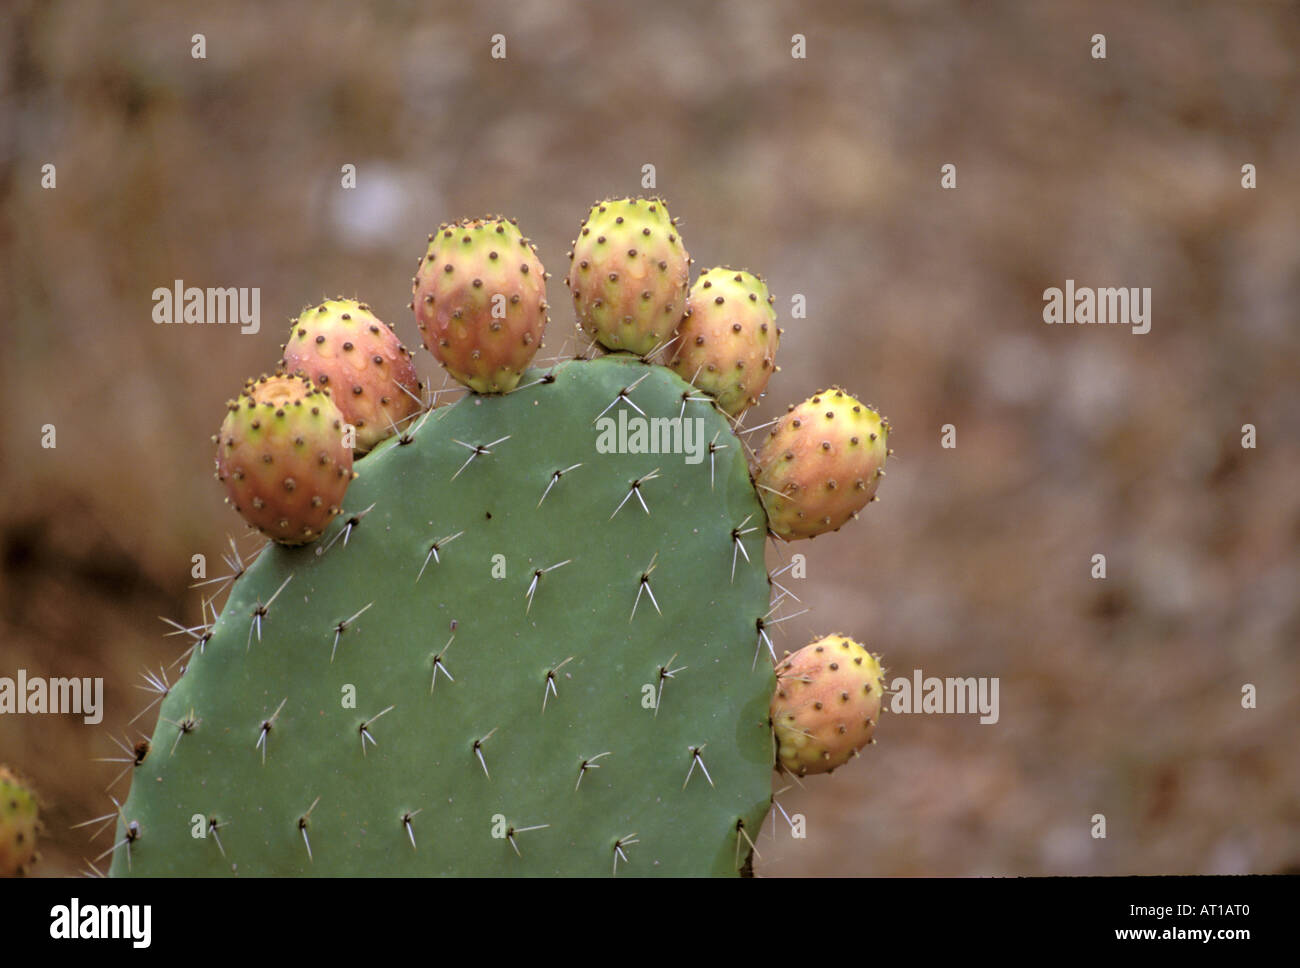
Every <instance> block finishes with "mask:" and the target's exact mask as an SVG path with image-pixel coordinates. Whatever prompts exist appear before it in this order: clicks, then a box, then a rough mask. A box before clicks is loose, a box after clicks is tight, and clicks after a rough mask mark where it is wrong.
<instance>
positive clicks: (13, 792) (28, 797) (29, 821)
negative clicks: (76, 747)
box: [0, 766, 40, 877]
mask: <svg viewBox="0 0 1300 968" xmlns="http://www.w3.org/2000/svg"><path fill="white" fill-rule="evenodd" d="M39 831H40V810H39V804H38V803H37V800H36V794H34V793H33V792H32V791H31V788H30V787H28V786H27V785H26V784H25V783H23V782H22V780H20V779H19V778H18V777H17V776H16V775H15V774H14V773H13V771H12V770H10V769H9V768H8V767H7V766H0V877H2V876H8V875H12V874H25V873H27V871H28V870H29V869H30V868H31V866H32V863H33V862H34V861H35V860H36V835H37V834H38V833H39Z"/></svg>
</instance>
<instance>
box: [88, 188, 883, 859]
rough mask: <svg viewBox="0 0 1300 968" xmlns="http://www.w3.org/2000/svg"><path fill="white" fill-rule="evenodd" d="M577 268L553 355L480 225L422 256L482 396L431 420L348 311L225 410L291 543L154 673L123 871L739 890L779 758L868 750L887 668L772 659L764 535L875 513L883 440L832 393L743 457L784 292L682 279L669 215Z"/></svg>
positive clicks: (231, 580)
mask: <svg viewBox="0 0 1300 968" xmlns="http://www.w3.org/2000/svg"><path fill="white" fill-rule="evenodd" d="M570 260H571V265H570V269H569V273H568V277H567V278H566V280H565V282H566V284H567V286H568V288H569V289H570V291H571V293H572V296H573V306H574V310H575V313H576V316H577V323H578V332H579V333H580V334H581V335H582V336H583V337H585V338H587V339H589V340H590V341H591V345H590V346H588V347H586V351H585V352H583V353H580V354H577V355H571V356H570V357H569V358H565V359H562V360H558V361H553V362H552V363H551V365H549V366H546V367H541V366H536V365H534V359H535V357H536V354H537V353H538V350H539V349H540V347H541V346H542V338H543V335H544V332H545V329H546V326H547V323H548V317H547V309H548V305H547V300H546V283H547V279H548V278H549V276H548V274H547V273H546V271H545V269H544V268H543V265H542V262H541V260H540V259H539V257H538V253H537V249H536V247H535V246H534V245H533V244H532V243H531V242H530V241H529V240H528V239H527V238H525V237H524V236H523V235H522V234H521V233H520V231H519V229H518V227H517V226H516V225H515V223H514V222H513V221H510V220H506V219H501V218H484V219H471V220H465V221H461V222H456V223H454V224H445V225H443V226H440V227H439V229H438V231H437V232H436V233H435V234H433V235H430V236H429V240H428V245H427V248H426V250H425V252H424V253H423V254H422V255H421V257H420V260H419V266H418V268H417V271H416V274H415V276H414V278H413V279H412V292H413V298H412V302H411V307H410V308H411V309H412V310H413V312H414V315H415V319H416V323H417V326H418V328H419V332H420V334H421V337H422V339H423V343H424V345H425V347H426V348H427V349H428V350H429V351H430V352H431V353H432V354H433V355H434V356H435V357H436V358H437V359H438V361H439V362H440V363H441V364H442V365H443V367H444V368H445V370H446V372H447V373H448V374H449V375H450V376H451V377H453V378H454V379H455V380H456V381H457V382H458V383H459V384H463V385H464V386H465V387H467V388H468V390H469V392H468V393H466V394H464V395H461V396H460V397H459V398H458V399H457V400H456V401H455V402H454V403H449V404H448V403H444V404H443V405H437V403H436V397H437V394H434V395H433V396H434V401H433V402H430V403H426V397H427V396H428V393H427V391H428V390H429V388H427V387H425V386H423V385H422V384H421V382H420V380H419V379H418V377H417V375H416V371H415V367H414V365H413V362H412V359H411V354H410V353H409V352H408V351H407V350H406V349H405V348H404V347H403V346H402V344H401V342H400V341H399V339H398V338H397V336H396V335H395V334H394V333H393V331H392V330H391V329H390V328H389V327H388V326H387V325H385V324H384V323H383V322H382V321H381V320H379V319H378V318H377V317H376V316H375V315H374V313H373V312H372V311H371V310H370V308H369V307H368V306H366V305H365V304H363V303H359V302H355V301H352V300H344V299H341V298H340V299H336V300H331V301H327V302H324V303H322V304H321V305H319V306H314V307H311V308H308V309H306V310H304V311H303V313H302V314H301V315H300V316H299V317H298V318H297V319H296V320H295V321H294V322H293V326H292V329H291V330H290V333H289V338H288V340H287V342H286V343H285V345H284V355H283V359H282V361H281V364H280V366H279V368H278V370H277V371H276V373H275V375H273V376H263V377H261V378H259V379H256V380H252V381H250V382H249V383H248V384H247V385H246V386H245V388H244V391H243V393H242V395H241V396H240V397H239V399H237V400H234V401H232V402H231V403H230V404H229V410H228V413H227V414H226V418H225V421H224V422H223V424H222V426H221V429H220V432H219V433H218V434H217V436H216V437H215V438H214V440H215V442H216V445H217V457H216V469H217V477H218V478H219V480H220V481H221V482H222V483H223V485H224V486H225V489H226V492H227V500H228V501H229V503H230V504H232V505H233V506H234V507H235V509H236V510H238V511H239V513H240V514H241V515H242V516H243V517H244V519H245V520H246V521H247V522H248V523H249V524H250V525H252V526H254V527H255V528H257V529H258V530H260V531H261V532H262V533H263V534H265V535H266V536H267V537H269V538H271V539H272V541H271V542H269V543H267V544H265V545H264V546H263V547H262V549H261V550H260V551H259V553H258V554H257V556H256V558H255V560H253V561H252V562H251V563H249V564H247V565H245V563H244V562H243V561H242V560H241V559H240V557H239V555H238V553H235V554H234V555H233V556H232V558H231V559H229V561H230V564H231V566H232V574H231V575H229V576H226V578H225V580H223V581H222V582H221V583H220V585H219V587H222V586H225V587H229V589H230V592H229V595H228V597H227V599H226V602H225V604H224V608H223V609H222V611H221V614H220V616H219V617H217V616H216V609H215V607H214V608H213V620H212V622H211V623H207V622H205V623H204V624H203V625H201V626H198V627H195V628H191V629H188V630H186V631H187V633H188V635H189V638H190V639H191V641H190V643H189V648H188V649H187V650H186V652H185V654H184V655H183V656H182V658H181V659H180V660H178V664H179V662H183V663H184V665H183V667H182V672H181V676H180V678H179V679H178V680H177V681H176V682H175V683H170V682H166V680H163V682H162V683H157V684H158V685H159V687H160V688H159V690H158V691H159V692H161V693H162V702H161V706H160V713H159V716H158V721H157V726H156V727H155V731H154V733H153V735H152V737H151V739H150V740H149V741H148V742H146V743H144V744H142V748H143V749H145V751H146V752H145V755H142V756H137V757H136V761H135V766H134V770H133V773H134V780H133V783H132V789H131V793H130V796H129V798H128V799H127V800H126V802H125V803H124V804H122V805H121V806H120V807H118V808H117V809H116V810H115V813H114V815H113V816H115V817H116V818H117V821H118V829H117V835H116V838H115V840H114V843H113V845H112V846H111V847H109V849H108V851H107V852H106V853H108V854H111V855H112V861H111V865H112V866H111V870H112V872H113V873H114V874H126V873H135V874H153V875H170V874H208V875H217V874H230V873H232V872H233V873H239V874H313V873H314V874H371V873H391V874H399V875H400V874H459V873H470V874H484V873H496V874H512V873H518V874H592V873H604V874H606V875H608V874H621V873H628V874H652V873H662V874H737V873H744V872H747V871H748V870H749V869H750V863H751V853H752V850H753V840H754V838H755V837H756V836H757V832H758V830H759V828H760V826H761V825H762V823H763V820H764V818H765V817H766V815H767V813H768V810H769V809H770V806H771V804H772V802H773V795H772V792H771V789H772V771H773V769H774V768H775V769H776V770H778V771H788V772H791V773H794V774H797V775H803V774H809V773H819V772H828V771H830V770H832V769H834V768H836V767H838V766H839V765H841V764H842V763H844V762H845V761H846V760H848V759H849V758H850V757H852V756H854V755H856V753H857V751H858V750H860V749H861V748H862V747H863V746H865V745H866V744H867V743H869V742H872V733H873V732H874V727H875V723H876V721H877V719H878V718H879V713H880V710H881V708H882V707H881V699H882V689H883V678H882V677H883V673H882V670H881V668H880V666H879V664H878V662H877V660H876V658H875V657H874V656H872V655H871V654H870V653H869V652H867V651H866V649H864V648H863V647H862V646H861V645H859V644H857V643H856V642H854V641H852V640H851V639H848V638H845V637H843V636H838V635H836V636H828V637H826V638H824V639H820V640H818V641H817V642H814V643H812V644H810V645H808V646H806V647H805V648H803V649H801V650H799V651H798V652H796V653H795V654H794V655H790V654H789V653H787V654H786V655H785V657H784V658H783V659H781V660H778V659H777V656H776V650H775V647H774V645H773V643H772V639H771V636H770V635H769V630H770V629H771V627H772V626H773V625H774V624H775V623H777V622H779V621H781V618H780V617H778V616H777V615H776V614H775V613H776V612H777V611H778V609H780V608H781V607H782V606H783V605H784V603H785V600H786V599H787V597H789V593H788V591H787V590H782V592H781V593H780V594H779V595H777V596H776V598H775V600H774V599H773V597H772V595H773V588H774V587H780V586H779V584H777V583H776V582H774V576H772V575H769V574H768V572H767V570H766V566H765V563H764V546H765V542H766V538H767V537H768V535H769V534H770V535H773V536H775V537H776V538H778V539H782V540H792V539H797V538H806V537H813V536H815V535H818V534H822V533H824V532H826V531H831V530H835V529H838V528H839V527H840V526H841V525H842V524H844V523H845V521H846V520H848V518H849V517H851V516H855V515H856V514H857V512H858V511H859V510H861V509H862V508H863V507H864V506H865V505H866V504H867V503H868V502H869V501H871V500H872V499H873V498H874V496H875V491H876V487H877V483H878V481H879V479H880V477H881V476H882V475H883V473H884V471H883V465H884V463H885V459H886V456H887V455H888V453H889V449H888V434H889V426H888V423H887V422H886V421H885V420H883V419H881V418H880V416H879V415H878V414H877V413H875V412H874V411H873V410H871V409H870V408H869V407H867V406H865V405H863V404H861V403H859V402H858V401H857V400H855V399H854V398H853V397H852V396H850V395H849V394H848V393H846V392H845V391H843V390H840V389H838V388H832V389H829V390H824V391H822V392H820V393H818V394H815V395H814V396H812V397H811V398H809V399H808V400H806V401H805V402H804V403H802V404H799V405H798V406H792V407H790V409H789V411H788V412H787V413H786V414H785V415H784V416H783V417H782V418H781V419H780V420H778V421H775V426H774V427H773V429H772V430H771V432H770V434H769V435H768V437H767V439H766V442H765V443H764V444H763V445H762V446H761V448H760V449H759V450H758V452H757V453H756V454H753V452H751V451H749V448H748V446H747V444H746V443H744V442H743V434H744V433H746V431H743V430H741V429H740V426H741V423H740V418H741V416H742V415H743V414H744V412H745V410H746V409H747V408H748V407H750V406H752V405H753V404H755V403H756V402H757V401H758V400H759V399H760V397H761V396H762V395H763V392H764V389H765V387H766V385H767V382H768V379H769V378H770V377H771V375H772V374H773V373H774V372H775V371H776V363H775V356H776V352H777V348H778V343H779V339H780V335H781V330H780V329H779V328H778V327H777V325H776V313H775V311H774V309H773V299H772V296H771V295H770V294H769V293H768V290H767V287H766V285H765V283H764V282H763V280H762V279H761V278H760V277H758V276H756V275H754V274H751V273H749V272H747V271H741V270H736V269H731V268H725V267H717V268H711V269H709V270H708V271H706V272H703V273H701V274H700V275H699V277H698V278H697V280H696V281H695V283H694V285H691V284H690V266H691V263H692V260H691V258H690V256H689V255H688V253H687V250H686V248H685V246H684V244H683V242H682V239H681V236H680V233H679V232H678V230H677V227H676V223H675V220H673V219H672V218H671V217H670V216H669V214H668V210H667V207H666V205H665V203H664V202H663V201H662V200H660V199H631V198H626V199H611V200H606V201H604V202H600V203H598V204H596V205H594V206H593V207H592V208H591V211H590V213H589V214H588V217H587V219H586V221H585V222H584V223H583V225H582V227H581V230H580V232H579V235H578V237H577V238H576V239H575V240H574V243H573V250H572V252H571V253H570ZM596 344H599V345H600V346H601V347H603V348H604V350H605V351H607V352H605V353H603V354H602V355H596V356H593V355H592V351H593V350H594V349H595V346H596ZM656 359H662V360H663V361H664V362H665V363H666V365H660V364H659V363H656V362H655V360H656ZM439 392H441V391H439ZM602 441H604V444H602V443H601V442H602ZM750 456H752V458H753V463H752V465H751V460H750ZM232 548H233V546H232ZM207 607H208V606H207V605H206V604H205V615H206V609H207ZM769 655H770V659H771V662H769V661H768V659H767V656H769ZM760 656H764V658H763V661H762V662H760V661H759V657H760ZM774 666H775V668H774Z"/></svg>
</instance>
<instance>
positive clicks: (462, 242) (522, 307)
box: [411, 218, 547, 393]
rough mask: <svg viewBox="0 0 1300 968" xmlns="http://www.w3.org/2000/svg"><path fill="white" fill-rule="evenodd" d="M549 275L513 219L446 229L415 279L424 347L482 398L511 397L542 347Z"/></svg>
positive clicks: (415, 305)
mask: <svg viewBox="0 0 1300 968" xmlns="http://www.w3.org/2000/svg"><path fill="white" fill-rule="evenodd" d="M546 279H547V275H546V270H545V269H544V268H543V267H542V263H541V260H540V259H538V257H537V248H536V246H534V245H533V244H532V243H531V242H530V241H529V240H528V239H526V238H524V237H523V236H522V235H521V234H520V233H519V228H518V226H517V225H516V224H515V222H514V221H513V220H506V219H502V218H486V219H465V220H462V221H460V222H456V223H455V224H454V225H441V226H439V227H438V231H437V232H435V233H434V234H433V235H431V236H429V246H428V249H427V250H426V251H425V254H424V256H423V257H422V258H421V259H420V266H419V269H418V270H417V271H416V274H415V277H414V278H413V279H412V280H411V284H412V288H413V290H414V297H413V299H412V303H411V305H412V308H413V309H414V310H415V321H416V323H417V324H418V325H419V327H420V335H421V336H422V337H423V339H424V345H425V347H426V348H427V349H428V350H429V352H430V353H432V354H433V355H434V356H436V357H437V358H438V361H439V362H440V363H442V365H443V366H445V367H446V368H447V372H448V373H450V374H451V375H452V376H453V377H455V378H456V379H457V380H459V381H460V382H461V383H463V384H465V385H466V386H467V387H469V388H470V389H471V390H474V391H476V392H478V393H509V392H510V391H511V390H513V389H514V388H515V387H516V386H518V384H519V378H520V377H521V376H522V375H523V372H524V370H526V369H527V368H528V364H529V363H530V362H531V361H532V359H533V357H534V356H535V355H537V350H538V349H539V348H540V347H541V345H542V334H543V332H544V331H545V329H546V322H547V316H546V308H547V307H546Z"/></svg>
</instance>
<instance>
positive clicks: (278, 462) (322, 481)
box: [213, 376, 356, 545]
mask: <svg viewBox="0 0 1300 968" xmlns="http://www.w3.org/2000/svg"><path fill="white" fill-rule="evenodd" d="M227 407H228V411H229V412H228V413H227V414H226V419H225V421H224V422H223V423H222V424H221V432H220V433H219V434H218V435H217V436H216V437H214V438H213V440H214V442H215V443H216V444H217V479H218V480H219V481H221V482H222V483H223V484H225V486H226V493H227V495H228V497H227V498H226V501H227V503H229V504H231V505H233V506H234V508H235V510H236V511H238V512H239V513H240V514H242V515H243V516H244V520H245V521H247V522H248V523H249V524H251V525H253V526H254V527H256V528H257V529H258V530H259V531H261V532H262V533H264V534H266V535H267V536H268V537H270V538H272V539H274V540H275V541H278V542H279V543H280V544H285V545H301V544H307V543H309V542H312V541H315V540H316V539H317V538H318V537H320V534H321V532H322V531H323V530H324V529H325V526H326V525H327V524H329V522H330V521H331V520H332V519H333V518H334V516H335V515H336V514H338V513H339V511H340V510H341V509H342V505H343V495H344V493H345V492H346V491H347V489H348V484H350V483H351V481H352V478H354V477H355V476H356V475H355V474H354V473H353V471H352V448H351V447H350V446H348V443H347V441H346V436H345V434H344V430H343V415H342V414H341V413H339V409H338V407H336V406H335V405H334V402H333V401H332V400H331V399H330V395H329V391H328V390H317V389H315V388H314V387H312V385H311V382H310V381H308V380H307V379H305V378H304V377H299V376H275V377H266V376H263V377H260V378H258V379H257V380H249V381H248V383H247V384H245V386H244V390H243V392H242V393H240V395H239V399H238V400H231V401H230V403H229V404H227Z"/></svg>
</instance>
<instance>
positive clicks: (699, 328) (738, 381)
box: [670, 266, 781, 417]
mask: <svg viewBox="0 0 1300 968" xmlns="http://www.w3.org/2000/svg"><path fill="white" fill-rule="evenodd" d="M773 301H774V300H773V298H772V295H771V294H770V293H769V292H768V291H767V286H766V285H765V284H764V283H763V280H762V279H761V278H760V277H758V276H756V275H754V274H753V273H750V272H745V271H743V270H736V269H729V268H726V267H723V266H718V267H716V268H713V269H709V270H708V271H706V272H703V273H701V274H700V277H699V278H698V279H696V280H695V285H693V286H692V287H691V291H690V295H689V296H688V297H687V300H686V318H685V319H683V320H682V323H681V325H680V326H679V327H678V329H677V344H676V353H675V354H674V356H673V360H672V363H671V364H670V365H671V366H672V368H673V369H674V370H676V371H677V374H678V376H680V377H681V378H682V379H683V380H687V381H689V382H690V383H693V384H694V385H695V386H697V387H699V388H700V389H701V390H704V391H705V392H706V393H708V394H709V395H710V396H712V397H713V398H714V399H716V400H717V401H718V406H720V407H721V408H722V409H723V410H725V411H726V412H727V413H729V414H731V416H733V417H735V416H739V415H740V414H741V413H743V412H744V411H745V410H746V409H747V408H748V407H752V406H753V405H754V404H756V403H758V398H759V397H760V396H762V394H763V390H764V388H765V387H766V386H767V381H768V379H769V378H770V377H771V375H772V373H773V371H774V370H775V369H776V349H777V346H778V344H779V343H780V339H781V330H780V329H779V328H778V327H777V325H776V310H774V309H773V308H772V303H773Z"/></svg>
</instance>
